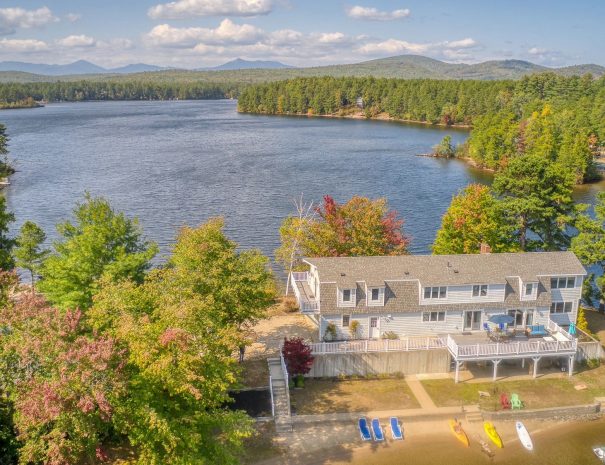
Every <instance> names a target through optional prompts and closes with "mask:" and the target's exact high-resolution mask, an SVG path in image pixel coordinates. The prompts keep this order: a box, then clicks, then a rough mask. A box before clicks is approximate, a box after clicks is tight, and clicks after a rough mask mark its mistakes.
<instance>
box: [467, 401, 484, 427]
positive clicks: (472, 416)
mask: <svg viewBox="0 0 605 465" xmlns="http://www.w3.org/2000/svg"><path fill="white" fill-rule="evenodd" d="M465 412H466V415H465V417H466V421H468V422H469V423H479V422H483V414H482V413H481V410H480V409H479V406H478V405H467V406H466V407H465Z"/></svg>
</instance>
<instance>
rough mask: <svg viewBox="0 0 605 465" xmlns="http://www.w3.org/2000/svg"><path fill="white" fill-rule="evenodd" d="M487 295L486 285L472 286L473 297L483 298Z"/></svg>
mask: <svg viewBox="0 0 605 465" xmlns="http://www.w3.org/2000/svg"><path fill="white" fill-rule="evenodd" d="M486 295H487V284H481V285H479V284H476V285H474V286H473V297H485V296H486Z"/></svg>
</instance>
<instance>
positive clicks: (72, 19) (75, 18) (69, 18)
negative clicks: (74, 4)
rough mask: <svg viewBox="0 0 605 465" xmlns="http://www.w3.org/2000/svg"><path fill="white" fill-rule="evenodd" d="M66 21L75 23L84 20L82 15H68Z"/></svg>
mask: <svg viewBox="0 0 605 465" xmlns="http://www.w3.org/2000/svg"><path fill="white" fill-rule="evenodd" d="M65 19H67V21H69V22H70V23H75V22H76V21H79V20H80V19H82V15H81V14H79V13H67V14H66V15H65Z"/></svg>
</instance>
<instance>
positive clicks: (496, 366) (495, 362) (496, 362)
mask: <svg viewBox="0 0 605 465" xmlns="http://www.w3.org/2000/svg"><path fill="white" fill-rule="evenodd" d="M501 361H502V359H496V360H492V363H493V364H494V376H493V378H492V379H493V381H496V378H498V364H499V363H500V362H501Z"/></svg>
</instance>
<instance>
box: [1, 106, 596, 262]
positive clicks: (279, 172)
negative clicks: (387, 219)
mask: <svg viewBox="0 0 605 465" xmlns="http://www.w3.org/2000/svg"><path fill="white" fill-rule="evenodd" d="M0 122H2V123H4V124H5V125H6V126H7V128H8V132H9V135H10V138H11V141H10V150H11V157H12V158H14V159H16V166H17V169H18V172H17V173H16V174H15V175H14V176H13V177H12V178H11V184H12V185H11V186H10V187H9V188H8V189H6V190H5V192H6V196H7V199H8V205H9V208H10V209H11V210H12V211H14V212H15V214H16V216H17V223H16V226H15V229H16V228H18V227H19V226H20V224H22V223H23V222H24V221H25V220H32V221H34V222H36V223H38V224H39V225H40V226H42V227H43V228H44V229H45V230H46V232H47V234H48V236H49V237H50V238H51V239H52V238H54V237H56V233H55V229H54V225H55V224H56V223H57V222H60V221H63V220H64V219H67V218H69V217H70V214H71V210H72V208H73V206H74V204H75V202H76V201H78V200H81V199H82V198H83V194H84V192H85V191H89V192H91V193H92V194H93V195H102V196H105V197H106V198H108V199H109V200H110V201H111V203H112V205H114V206H115V207H116V208H117V209H119V210H123V211H125V212H126V213H127V214H128V215H130V216H136V217H138V218H139V219H140V222H141V225H142V226H143V229H144V231H145V234H146V235H147V236H148V237H149V238H150V239H153V240H155V241H157V242H158V243H159V244H160V246H161V248H162V252H163V253H166V252H168V251H169V249H170V244H171V243H172V242H173V240H174V237H175V234H176V232H177V230H178V228H179V227H180V226H182V225H184V224H188V225H197V224H199V223H201V222H203V221H205V220H206V219H208V218H209V217H212V216H216V215H223V216H224V217H225V218H226V223H227V232H228V234H229V235H230V237H232V238H233V239H234V240H236V241H237V242H239V243H240V244H241V245H242V246H243V247H246V248H247V247H259V248H260V249H261V250H262V251H263V252H264V253H266V254H268V255H272V254H273V251H274V249H275V248H276V247H277V246H278V244H279V233H278V229H279V226H280V224H281V222H282V220H283V218H284V217H286V216H287V215H288V214H290V213H292V212H293V205H292V201H293V199H294V198H296V197H299V196H300V195H301V193H302V194H304V198H305V199H307V200H314V201H315V202H319V201H321V198H322V196H323V195H324V194H330V195H332V196H333V197H335V199H336V200H337V201H341V202H342V201H346V200H347V199H349V198H350V197H351V196H353V195H355V194H358V195H362V196H368V197H371V198H376V197H386V198H387V199H388V201H389V204H390V206H391V208H394V209H396V210H397V211H398V212H399V213H400V215H401V216H402V217H403V218H404V219H405V232H406V233H407V234H408V235H409V236H411V238H412V243H411V251H412V252H414V253H428V252H430V245H431V244H432V242H433V240H434V238H435V233H436V231H437V229H438V227H439V225H440V221H441V216H442V215H443V213H444V212H445V210H446V209H447V207H448V205H449V203H450V200H451V197H452V195H454V194H455V193H456V192H458V190H459V189H461V188H462V187H464V186H465V185H467V184H468V183H470V182H486V183H489V182H490V176H489V175H488V174H486V173H484V172H481V171H478V170H475V169H473V168H470V167H469V166H467V165H466V164H464V163H462V162H459V161H456V160H441V159H434V158H428V157H418V156H416V155H418V154H421V153H426V152H428V151H430V149H431V147H432V146H433V145H435V144H437V143H438V142H439V141H440V140H441V139H442V138H443V137H444V136H445V135H447V134H449V135H451V136H452V139H453V141H454V142H455V143H458V142H462V141H463V140H464V139H465V138H466V137H467V133H466V132H465V131H460V130H452V129H439V128H432V127H431V128H429V127H425V126H416V125H402V124H397V123H391V122H381V121H359V120H343V119H320V118H316V119H310V118H305V117H270V116H257V115H242V114H238V113H237V112H236V102H235V101H227V100H224V101H180V102H147V101H146V102H88V103H65V104H52V105H48V106H46V107H44V108H37V109H25V110H13V111H4V112H2V113H0ZM600 188H602V186H599V185H594V186H590V187H588V188H583V190H581V191H579V198H580V199H581V200H587V199H588V200H589V199H591V198H592V197H593V196H594V192H595V191H596V190H598V189H600Z"/></svg>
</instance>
